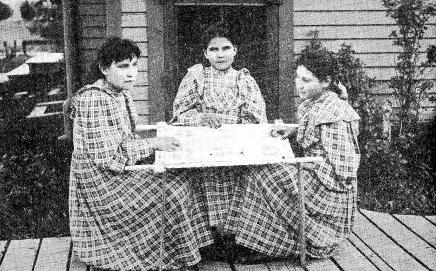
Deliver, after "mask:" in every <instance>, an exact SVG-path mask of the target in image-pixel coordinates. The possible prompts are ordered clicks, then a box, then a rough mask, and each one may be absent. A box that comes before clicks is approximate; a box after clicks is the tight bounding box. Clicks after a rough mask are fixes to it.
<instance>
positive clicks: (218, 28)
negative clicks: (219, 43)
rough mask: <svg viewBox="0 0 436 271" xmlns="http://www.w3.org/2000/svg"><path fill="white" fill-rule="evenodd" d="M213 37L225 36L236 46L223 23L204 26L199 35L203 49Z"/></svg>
mask: <svg viewBox="0 0 436 271" xmlns="http://www.w3.org/2000/svg"><path fill="white" fill-rule="evenodd" d="M213 38H226V39H228V40H229V41H230V42H231V43H232V44H233V46H236V44H235V39H234V38H233V35H232V33H231V31H230V29H229V28H228V27H227V25H226V24H225V23H216V24H212V25H210V26H209V27H208V28H206V30H205V31H204V32H203V35H202V37H201V45H202V48H203V50H206V49H207V46H208V45H209V43H210V41H211V40H212V39H213Z"/></svg>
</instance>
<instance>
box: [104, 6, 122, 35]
mask: <svg viewBox="0 0 436 271" xmlns="http://www.w3.org/2000/svg"><path fill="white" fill-rule="evenodd" d="M121 1H122V0H106V26H107V29H106V34H107V36H117V37H121V35H122V28H121Z"/></svg>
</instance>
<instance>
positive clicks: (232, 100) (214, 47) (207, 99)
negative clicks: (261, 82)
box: [173, 25, 266, 128]
mask: <svg viewBox="0 0 436 271" xmlns="http://www.w3.org/2000/svg"><path fill="white" fill-rule="evenodd" d="M202 43H203V46H204V47H203V48H204V49H203V55H204V57H205V58H206V59H207V62H208V63H209V66H208V67H204V66H203V65H202V64H196V65H194V66H192V67H190V68H189V69H188V73H187V74H186V76H185V77H184V78H183V80H182V82H181V83H180V86H179V90H178V92H177V95H176V98H175V100H174V104H173V109H174V110H173V121H177V122H178V123H181V124H185V125H191V126H209V127H212V128H218V127H219V126H221V124H223V123H227V124H230V123H234V124H236V123H265V122H266V109H265V102H264V100H263V97H262V94H261V93H260V90H259V86H258V85H257V83H256V81H255V80H254V78H253V77H252V76H251V75H250V73H249V72H248V70H247V69H241V70H239V71H237V70H235V69H233V67H232V64H233V61H234V58H235V56H236V53H237V48H236V46H235V45H234V44H233V42H232V38H231V37H230V34H229V31H228V29H226V28H224V27H223V26H221V25H213V26H211V27H209V28H208V29H207V30H206V31H205V33H204V34H203V38H202Z"/></svg>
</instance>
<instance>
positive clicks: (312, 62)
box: [296, 48, 341, 94]
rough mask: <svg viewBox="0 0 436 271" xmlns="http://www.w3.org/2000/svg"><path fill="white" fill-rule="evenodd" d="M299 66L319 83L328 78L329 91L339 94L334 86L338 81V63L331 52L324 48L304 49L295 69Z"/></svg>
mask: <svg viewBox="0 0 436 271" xmlns="http://www.w3.org/2000/svg"><path fill="white" fill-rule="evenodd" d="M300 65H301V66H304V67H305V68H306V69H308V70H309V71H310V72H312V73H313V75H315V76H316V77H317V78H318V80H320V81H324V82H326V81H328V78H330V79H331V82H330V85H329V89H330V90H331V91H334V92H336V93H338V94H340V93H341V91H340V90H339V88H338V87H337V86H336V83H337V82H338V79H339V63H338V61H337V59H336V57H335V55H334V54H333V53H332V52H329V51H327V50H326V49H325V48H322V49H321V48H317V49H307V50H306V49H305V50H303V51H302V54H301V56H300V57H299V58H298V59H297V62H296V67H298V66H300Z"/></svg>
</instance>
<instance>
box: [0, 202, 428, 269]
mask: <svg viewBox="0 0 436 271" xmlns="http://www.w3.org/2000/svg"><path fill="white" fill-rule="evenodd" d="M0 252H1V253H0V271H15V270H16V271H18V270H19V271H87V270H88V271H89V268H88V269H87V267H86V265H84V264H83V263H81V262H79V261H77V260H75V259H71V244H70V238H69V237H55V238H43V239H26V240H9V241H8V240H5V241H0ZM199 267H200V270H203V271H232V270H233V271H235V270H236V271H287V270H289V271H302V270H304V269H303V268H301V267H300V266H299V264H298V263H296V262H292V261H280V262H271V263H266V264H260V265H235V266H230V265H229V264H227V263H225V262H201V263H200V264H199ZM307 270H310V271H323V270H328V271H360V270H361V271H377V270H388V271H392V270H404V271H420V270H436V216H409V215H390V214H385V213H377V212H372V211H367V210H360V213H358V215H357V221H356V225H355V228H354V231H353V234H352V236H351V237H350V238H349V239H348V240H347V241H346V242H345V243H344V244H343V246H342V249H341V251H339V252H338V254H337V255H336V256H334V257H331V258H329V259H326V260H317V261H309V263H308V265H307Z"/></svg>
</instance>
